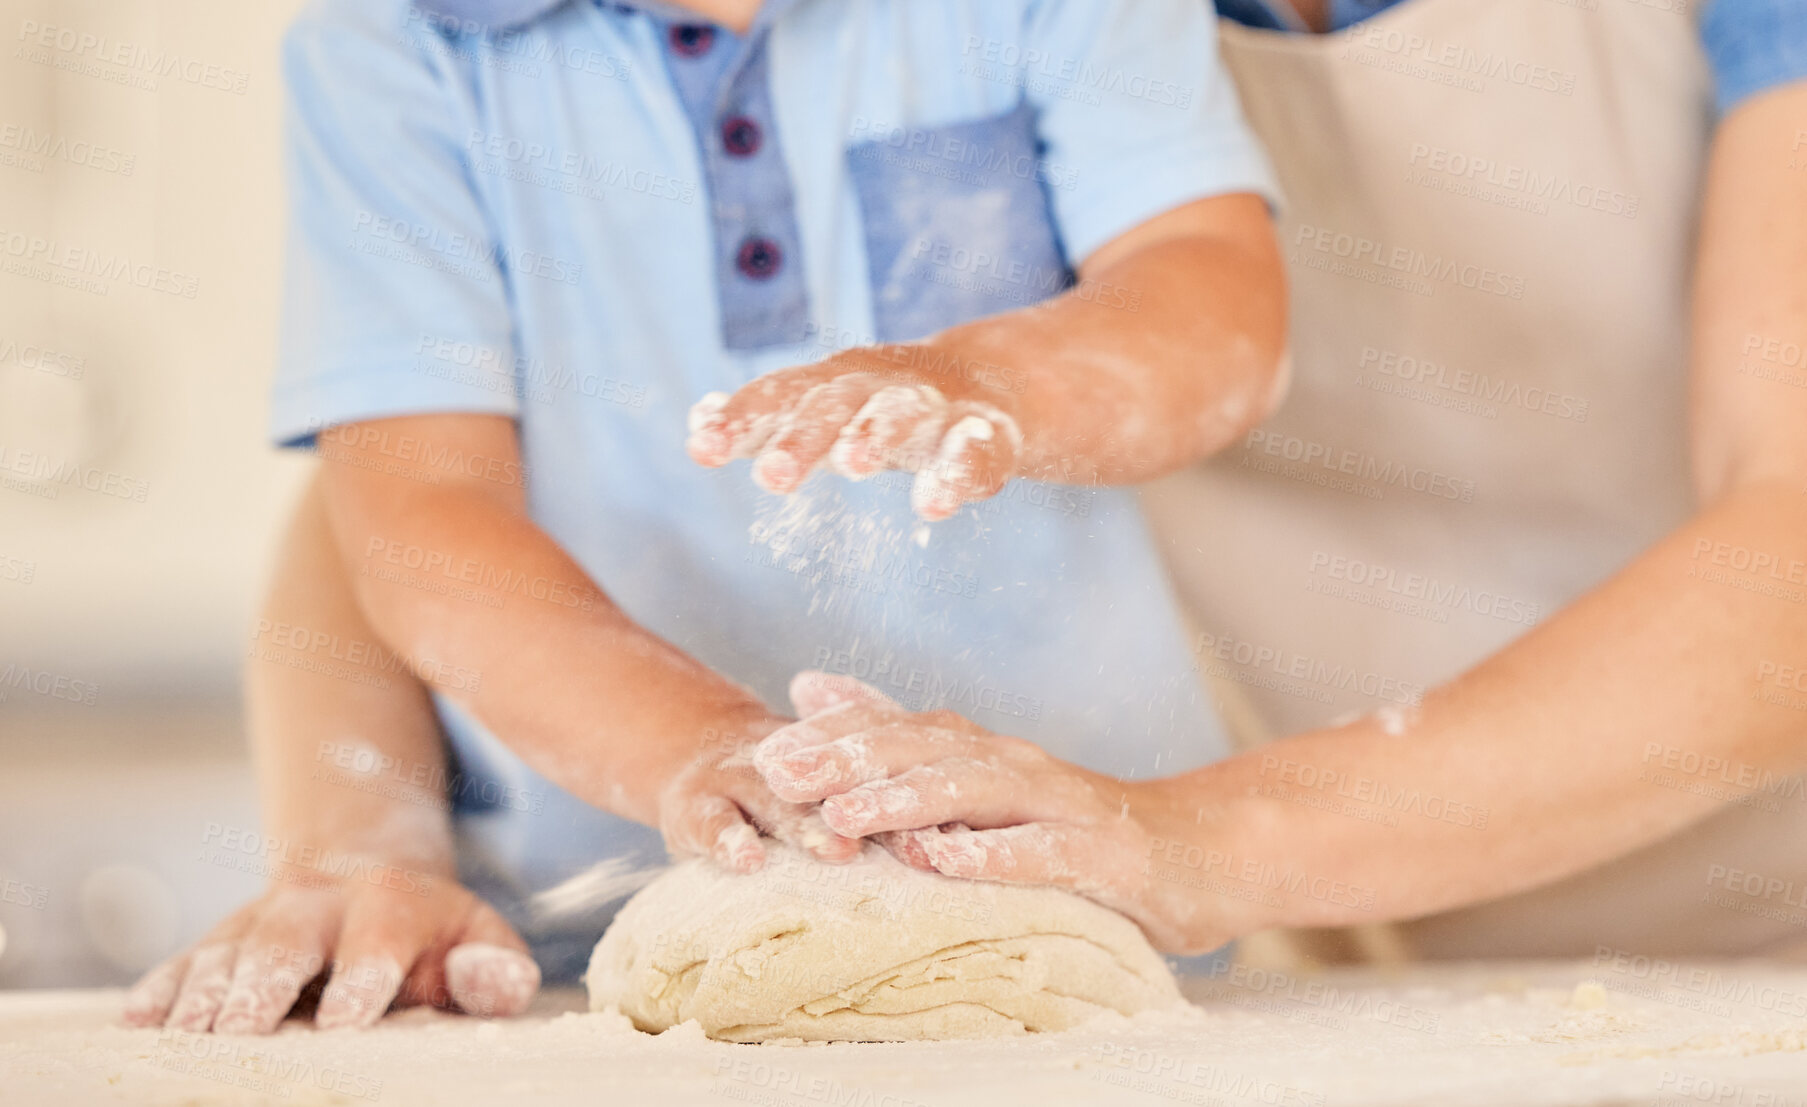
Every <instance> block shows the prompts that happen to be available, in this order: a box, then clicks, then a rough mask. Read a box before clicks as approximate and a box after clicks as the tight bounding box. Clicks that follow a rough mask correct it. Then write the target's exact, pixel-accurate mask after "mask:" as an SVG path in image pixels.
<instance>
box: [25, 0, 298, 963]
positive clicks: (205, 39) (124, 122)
mask: <svg viewBox="0 0 1807 1107" xmlns="http://www.w3.org/2000/svg"><path fill="white" fill-rule="evenodd" d="M298 6H299V4H298V0H258V2H255V3H234V2H228V0H0V36H3V37H4V39H5V46H4V54H3V56H4V59H5V60H4V61H3V62H0V928H3V930H4V935H3V941H4V948H3V949H0V988H21V987H49V986H86V985H100V984H114V983H123V982H126V981H128V980H130V979H131V978H132V977H134V976H135V975H136V974H137V973H138V972H140V971H141V970H143V969H144V968H146V967H147V966H149V965H150V964H152V963H154V962H155V961H156V960H158V959H160V958H161V957H163V956H165V955H167V954H168V953H170V952H172V951H173V950H175V949H177V948H178V947H179V946H181V945H182V944H184V943H185V942H187V941H189V940H192V939H193V938H194V937H196V936H198V935H199V933H201V932H202V931H203V930H204V929H205V928H207V927H208V926H210V925H212V923H214V922H215V921H217V920H218V919H219V918H220V917H221V916H222V915H223V914H224V913H225V912H226V911H227V910H228V909H229V908H230V907H231V906H233V905H234V904H236V903H238V902H241V901H243V900H244V899H246V898H248V897H249V896H250V895H252V894H254V893H255V892H256V891H257V889H258V888H259V886H260V882H259V881H258V880H257V879H256V878H254V877H252V876H250V875H248V874H243V873H238V872H231V871H227V870H224V869H221V868H218V867H215V866H213V865H210V864H208V863H206V861H204V860H203V859H202V847H203V842H202V835H203V833H204V832H205V828H206V827H207V825H208V824H209V823H220V824H226V825H237V826H245V827H250V826H255V825H256V818H257V815H256V804H255V800H254V796H253V794H252V786H251V778H250V773H249V769H248V765H247V762H246V757H245V752H244V743H243V737H242V727H241V722H240V715H239V694H238V687H237V686H238V673H239V668H240V665H241V660H242V658H243V656H244V654H245V652H246V650H247V647H248V645H249V643H250V635H251V621H252V612H253V611H254V604H255V600H256V595H257V593H258V590H259V589H260V587H261V583H262V581H263V579H264V577H265V574H266V572H267V567H268V565H269V560H270V553H271V549H272V544H273V542H274V540H275V536H276V528H277V527H278V526H279V524H280V522H281V521H282V519H283V517H284V516H285V514H286V511H287V508H288V505H289V504H290V503H291V501H292V499H293V497H294V495H295V494H296V492H297V491H298V489H299V486H300V482H301V480H302V479H303V478H304V477H305V475H306V473H307V470H308V468H309V466H310V465H311V464H312V462H311V461H310V460H309V459H307V458H305V457H295V456H279V455H278V454H277V453H276V452H275V451H273V450H272V449H270V448H269V447H268V446H267V445H266V444H265V441H264V436H263V425H264V415H265V392H266V389H267V387H268V384H269V380H270V375H271V365H272V362H273V358H274V352H275V322H276V305H277V279H278V264H279V261H280V255H281V239H282V234H281V209H282V202H283V201H282V182H281V148H280V142H279V136H278V118H279V109H280V92H281V89H280V73H279V67H278V57H277V45H278V40H279V37H280V35H281V32H282V28H283V27H284V25H285V24H286V23H287V21H288V19H289V18H290V16H291V14H292V13H293V11H294V10H295V9H296V8H297V7H298ZM70 266H74V267H75V268H73V269H72V268H70ZM83 270H85V272H83ZM71 474H73V476H71ZM65 478H68V479H65Z"/></svg>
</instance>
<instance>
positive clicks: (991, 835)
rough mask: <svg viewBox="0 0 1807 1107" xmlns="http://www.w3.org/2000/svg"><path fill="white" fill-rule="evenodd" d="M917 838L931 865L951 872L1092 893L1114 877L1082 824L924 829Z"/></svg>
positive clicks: (939, 870)
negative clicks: (1100, 864) (1099, 861)
mask: <svg viewBox="0 0 1807 1107" xmlns="http://www.w3.org/2000/svg"><path fill="white" fill-rule="evenodd" d="M915 838H916V841H917V844H919V845H920V846H921V847H922V849H923V852H924V853H926V854H927V855H928V858H929V863H930V864H932V865H934V866H935V870H936V871H937V872H940V873H942V874H944V875H946V876H957V877H962V878H964V879H967V880H990V881H995V882H997V883H1000V884H1047V885H1052V886H1054V887H1057V888H1067V889H1070V890H1074V891H1081V892H1088V893H1090V892H1094V891H1096V890H1097V889H1098V888H1099V887H1101V886H1103V885H1105V884H1107V883H1108V882H1109V877H1110V876H1111V874H1109V873H1104V872H1100V871H1097V868H1096V850H1095V849H1094V848H1093V847H1092V845H1091V843H1089V842H1088V841H1087V840H1086V832H1085V831H1084V830H1082V829H1080V828H1078V827H1072V826H1064V825H1056V824H1049V823H1024V824H1021V825H1018V826H1006V827H1001V828H998V829H995V830H948V831H943V830H932V831H922V832H918V833H917V834H916V835H915Z"/></svg>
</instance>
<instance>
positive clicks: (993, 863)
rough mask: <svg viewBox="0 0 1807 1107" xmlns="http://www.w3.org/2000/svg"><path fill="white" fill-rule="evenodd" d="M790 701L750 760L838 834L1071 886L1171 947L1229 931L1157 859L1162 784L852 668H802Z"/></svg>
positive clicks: (1164, 798) (945, 866)
mask: <svg viewBox="0 0 1807 1107" xmlns="http://www.w3.org/2000/svg"><path fill="white" fill-rule="evenodd" d="M791 699H792V701H793V703H794V705H795V707H796V708H797V711H798V713H799V714H800V715H802V716H803V718H802V720H801V721H799V722H797V723H793V724H791V725H790V726H787V727H784V728H782V729H780V730H778V731H775V732H773V733H772V735H771V736H770V737H768V738H766V739H765V740H764V741H763V742H761V743H760V744H759V746H758V747H757V748H756V749H755V750H754V753H753V764H754V766H755V767H756V768H757V769H758V770H759V773H760V775H761V776H762V777H763V778H764V780H765V782H766V783H767V784H768V785H770V786H771V789H772V791H773V792H774V793H776V794H777V795H778V796H779V797H780V798H782V799H785V800H789V801H792V802H795V803H811V802H820V803H821V810H822V819H823V821H824V822H825V823H826V824H827V825H828V827H829V828H830V829H831V830H833V831H835V832H836V833H839V834H842V835H846V836H847V837H849V838H852V837H873V838H875V839H876V840H877V841H879V842H880V844H882V845H883V846H884V847H885V848H887V849H889V850H890V851H891V852H892V853H893V854H894V855H896V856H897V858H898V859H899V860H901V861H903V862H904V863H905V864H907V865H910V866H912V867H914V868H917V869H923V870H932V871H935V872H940V873H944V874H946V875H948V876H955V877H965V878H968V879H973V880H989V881H996V882H999V883H1007V884H1043V885H1052V886H1054V887H1059V888H1065V889H1068V890H1069V891H1073V892H1076V893H1078V894H1080V895H1083V896H1086V897H1087V898H1089V899H1093V900H1096V901H1097V902H1099V903H1101V904H1104V905H1105V906H1107V907H1110V908H1113V909H1115V910H1117V911H1120V912H1122V913H1123V914H1125V915H1128V916H1129V917H1130V918H1132V919H1134V920H1135V921H1136V922H1137V923H1139V924H1140V925H1141V926H1142V928H1143V930H1144V931H1146V932H1147V934H1148V936H1149V938H1150V940H1151V941H1153V942H1154V943H1155V945H1157V946H1158V947H1160V948H1162V949H1166V950H1171V951H1202V950H1207V949H1211V948H1214V947H1215V946H1217V945H1219V944H1221V943H1222V941H1223V940H1224V938H1225V937H1226V936H1227V935H1226V934H1225V932H1224V927H1223V925H1222V923H1221V922H1219V921H1217V919H1216V916H1215V915H1214V914H1213V910H1214V907H1215V905H1214V904H1213V903H1212V902H1211V901H1210V900H1209V899H1207V898H1205V897H1202V896H1200V895H1198V894H1197V889H1195V888H1192V887H1189V886H1187V885H1186V884H1185V883H1184V882H1180V881H1173V880H1167V879H1162V875H1163V873H1164V870H1163V869H1161V868H1160V867H1159V866H1158V865H1157V864H1156V863H1155V859H1156V857H1157V854H1158V853H1159V850H1160V844H1161V843H1162V842H1164V841H1166V840H1167V834H1166V833H1164V828H1166V827H1168V826H1169V824H1172V823H1175V822H1176V821H1177V818H1178V808H1179V804H1178V803H1176V802H1175V799H1176V797H1175V795H1174V793H1173V792H1172V791H1171V790H1170V789H1169V788H1167V787H1166V786H1165V785H1164V784H1163V782H1159V781H1147V782H1134V781H1121V780H1116V779H1114V778H1111V777H1107V776H1104V775H1102V774H1099V773H1094V772H1091V771H1089V770H1087V769H1082V768H1080V767H1079V766H1077V765H1072V764H1069V763H1068V762H1065V761H1062V760H1060V759H1059V758H1056V757H1053V756H1051V755H1049V754H1048V753H1046V752H1044V751H1043V750H1042V749H1041V748H1040V747H1039V746H1037V745H1035V744H1034V743H1032V742H1026V741H1023V740H1021V739H1018V738H1009V737H1005V736H1003V735H999V734H993V733H991V732H989V731H987V730H985V729H984V728H983V727H980V726H978V725H976V724H974V723H972V722H971V721H969V720H967V719H965V718H963V717H961V716H960V715H958V714H956V713H954V712H951V711H930V712H923V713H919V714H913V713H911V712H908V711H905V710H904V709H903V708H902V707H900V706H898V705H897V704H895V703H893V702H891V701H890V700H889V699H887V698H885V697H884V696H883V695H882V694H880V693H878V692H876V691H874V690H873V689H871V688H868V687H866V686H865V685H863V684H860V683H859V682H858V681H854V680H851V679H848V678H845V677H836V676H831V675H828V674H825V673H803V674H801V675H799V676H798V677H797V678H796V680H794V681H793V682H792V684H791ZM1187 822H1188V824H1190V822H1191V820H1187ZM1188 829H1189V830H1195V829H1196V828H1193V827H1191V826H1190V825H1188Z"/></svg>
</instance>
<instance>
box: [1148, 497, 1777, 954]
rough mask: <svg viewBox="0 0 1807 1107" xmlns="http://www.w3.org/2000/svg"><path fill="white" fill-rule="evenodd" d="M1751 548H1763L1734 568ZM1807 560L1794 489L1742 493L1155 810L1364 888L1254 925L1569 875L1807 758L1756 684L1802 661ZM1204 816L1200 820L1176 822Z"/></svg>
mask: <svg viewBox="0 0 1807 1107" xmlns="http://www.w3.org/2000/svg"><path fill="white" fill-rule="evenodd" d="M1746 557H1767V558H1770V559H1773V560H1770V561H1768V562H1767V563H1765V564H1764V566H1763V567H1762V568H1761V569H1757V570H1750V571H1739V570H1736V569H1733V568H1730V565H1732V564H1746V562H1745V560H1744V559H1745V558H1746ZM1804 574H1807V502H1804V501H1803V498H1802V497H1801V495H1800V494H1799V491H1798V490H1797V489H1795V488H1793V487H1790V486H1787V485H1782V484H1763V485H1756V486H1752V487H1750V488H1747V489H1745V490H1743V491H1742V492H1739V493H1737V494H1734V495H1731V496H1728V497H1727V498H1725V499H1724V500H1722V501H1721V502H1720V503H1719V504H1717V505H1716V506H1715V507H1713V508H1711V509H1710V510H1708V511H1706V512H1703V513H1702V514H1701V515H1699V516H1698V517H1696V518H1695V519H1693V520H1691V521H1690V522H1689V523H1688V524H1686V525H1685V526H1684V527H1682V528H1681V529H1680V530H1678V531H1677V532H1676V533H1674V534H1673V535H1671V536H1670V537H1668V538H1667V539H1665V540H1664V541H1663V542H1661V543H1659V544H1658V545H1657V546H1655V547H1654V548H1652V549H1651V550H1650V551H1648V552H1647V553H1646V554H1644V555H1643V556H1642V557H1640V558H1638V559H1637V561H1635V562H1634V563H1633V564H1631V565H1630V566H1629V567H1627V568H1626V569H1625V570H1623V571H1622V572H1621V573H1619V574H1618V575H1616V576H1615V577H1613V578H1612V579H1611V580H1609V581H1607V582H1606V583H1605V584H1603V585H1601V586H1600V587H1599V588H1597V589H1595V590H1594V591H1593V592H1591V593H1589V594H1587V595H1585V596H1583V597H1582V598H1581V599H1580V600H1578V601H1577V602H1575V603H1574V604H1572V605H1571V606H1569V607H1568V608H1566V609H1564V610H1563V611H1561V612H1559V613H1558V614H1557V615H1555V616H1554V617H1553V618H1551V619H1550V620H1549V621H1547V622H1546V623H1544V624H1543V625H1541V626H1539V627H1538V628H1536V629H1535V630H1534V631H1532V632H1531V633H1530V634H1528V635H1526V636H1525V637H1524V638H1522V639H1520V640H1519V641H1517V642H1515V643H1514V644H1512V645H1511V646H1510V647H1508V648H1507V649H1505V650H1504V651H1502V652H1500V653H1499V654H1497V655H1495V656H1494V657H1492V658H1490V659H1488V660H1487V661H1485V662H1483V663H1482V664H1480V665H1479V666H1477V667H1476V668H1474V669H1473V670H1471V671H1469V672H1468V673H1466V674H1465V675H1463V676H1462V677H1460V678H1459V679H1457V680H1455V681H1453V682H1451V683H1450V684H1448V685H1446V686H1444V687H1442V688H1439V689H1436V690H1434V691H1433V692H1432V693H1430V694H1429V695H1428V696H1427V697H1426V698H1425V700H1424V703H1423V705H1422V708H1421V709H1419V710H1416V711H1411V712H1407V713H1406V714H1404V715H1403V716H1395V717H1393V718H1392V719H1390V720H1389V719H1388V718H1386V717H1379V718H1376V717H1370V718H1366V719H1363V720H1361V721H1359V722H1356V723H1353V724H1351V725H1348V726H1343V727H1336V728H1331V729H1325V730H1318V731H1310V732H1307V733H1304V734H1300V735H1297V736H1294V737H1291V738H1288V739H1285V740H1282V741H1280V742H1276V743H1272V744H1270V745H1268V746H1264V747H1262V748H1261V749H1260V750H1257V751H1253V752H1250V753H1247V754H1244V755H1241V756H1238V757H1236V758H1233V759H1231V760H1229V761H1226V762H1222V763H1220V764H1218V765H1216V766H1212V767H1210V768H1207V769H1204V770H1200V771H1199V772H1196V773H1193V774H1190V775H1189V776H1187V777H1182V778H1178V779H1176V780H1174V781H1172V782H1170V784H1171V786H1172V787H1173V789H1174V790H1173V791H1170V792H1168V793H1167V794H1166V795H1165V797H1164V799H1165V800H1166V801H1167V803H1168V804H1169V807H1168V810H1167V814H1166V815H1164V816H1163V818H1164V824H1165V825H1167V826H1169V827H1171V828H1173V834H1174V836H1175V837H1177V838H1179V839H1180V840H1183V841H1185V842H1188V843H1190V844H1194V845H1197V846H1200V847H1202V848H1205V849H1208V850H1215V851H1217V852H1218V853H1219V854H1222V855H1225V856H1229V857H1233V858H1235V859H1236V861H1235V863H1236V864H1241V863H1242V862H1243V861H1247V860H1254V861H1256V862H1259V863H1265V864H1272V865H1275V866H1278V867H1280V868H1282V869H1286V868H1288V867H1290V868H1291V869H1293V870H1296V871H1299V872H1304V873H1308V874H1322V875H1329V876H1334V877H1336V878H1338V879H1340V880H1341V881H1343V882H1345V883H1346V884H1347V885H1348V886H1350V887H1352V888H1354V889H1357V890H1358V891H1359V892H1360V893H1361V894H1357V895H1354V896H1350V897H1344V898H1343V899H1342V900H1334V901H1333V900H1330V899H1326V898H1314V897H1313V896H1312V895H1309V894H1306V895H1287V896H1285V897H1284V898H1285V905H1284V906H1283V907H1280V908H1278V909H1276V910H1275V911H1273V912H1272V913H1271V914H1269V915H1267V916H1265V917H1260V918H1257V919H1254V920H1252V921H1253V922H1254V923H1256V924H1258V925H1263V926H1273V925H1281V926H1323V925H1341V924H1347V923H1354V922H1363V921H1379V920H1383V919H1396V918H1407V917H1413V916H1418V915H1423V914H1427V913H1430V912H1434V911H1438V910H1443V909H1447V908H1451V907H1455V906H1459V905H1463V904H1468V903H1473V902H1477V901H1480V900H1484V899H1491V898H1494V897H1497V896H1503V895H1509V894H1511V893H1513V892H1516V891H1520V890H1523V889H1527V888H1530V887H1533V886H1536V885H1539V884H1543V883H1546V882H1549V881H1553V880H1557V879H1559V878H1562V877H1564V876H1567V875H1570V874H1572V873H1576V872H1579V871H1582V870H1584V869H1586V868H1589V867H1591V866H1593V865H1596V864H1599V863H1601V862H1604V861H1606V860H1609V859H1611V858H1613V857H1617V856H1619V855H1622V854H1624V853H1627V852H1629V851H1631V850H1634V849H1636V848H1638V847H1640V846H1643V845H1646V844H1648V843H1651V842H1654V841H1656V840H1658V839H1660V838H1662V837H1664V836H1666V835H1668V834H1670V833H1672V832H1674V831H1676V830H1678V829H1680V828H1682V827H1684V826H1686V825H1688V824H1690V823H1692V822H1694V821H1696V820H1698V819H1700V818H1702V817H1703V816H1705V815H1707V814H1708V813H1710V812H1711V811H1713V810H1714V809H1715V808H1716V807H1717V806H1718V805H1720V804H1722V803H1724V802H1725V801H1726V799H1728V798H1732V797H1735V796H1736V795H1737V794H1739V792H1740V790H1741V789H1742V790H1749V789H1752V788H1755V787H1759V786H1761V784H1762V783H1763V782H1765V781H1771V782H1773V781H1774V780H1776V779H1779V778H1781V777H1783V776H1786V775H1787V774H1790V773H1794V772H1799V771H1801V770H1803V769H1807V741H1804V740H1803V715H1802V714H1801V712H1800V710H1799V709H1797V708H1794V707H1792V706H1783V705H1778V704H1776V703H1772V702H1769V700H1767V699H1766V698H1765V696H1764V693H1770V694H1772V695H1773V694H1774V693H1775V692H1777V691H1779V690H1781V689H1780V688H1779V687H1778V684H1777V681H1778V678H1779V677H1783V676H1785V675H1786V672H1787V671H1790V670H1793V669H1796V668H1799V667H1801V666H1807V607H1804V606H1803V600H1804V599H1807V579H1804ZM1778 578H1780V579H1778ZM1790 582H1791V583H1790ZM1777 585H1780V586H1781V590H1780V592H1779V593H1778V594H1764V592H1762V591H1756V590H1753V589H1756V588H1765V587H1770V586H1777ZM1389 727H1390V729H1389ZM1678 782H1679V783H1680V784H1681V785H1682V786H1679V787H1678V786H1677V785H1678ZM1694 782H1697V783H1700V784H1703V785H1708V786H1707V787H1700V788H1690V787H1687V786H1686V785H1687V784H1689V783H1694ZM1200 809H1204V810H1206V811H1208V812H1211V813H1212V815H1213V817H1214V820H1215V821H1213V822H1212V823H1211V825H1210V827H1209V829H1208V830H1206V831H1204V832H1203V833H1200V832H1198V831H1195V830H1193V829H1190V828H1188V827H1187V826H1186V825H1185V824H1186V823H1187V822H1189V821H1191V820H1192V819H1193V818H1194V817H1195V812H1197V811H1198V810H1200ZM1352 901H1353V902H1352Z"/></svg>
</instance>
